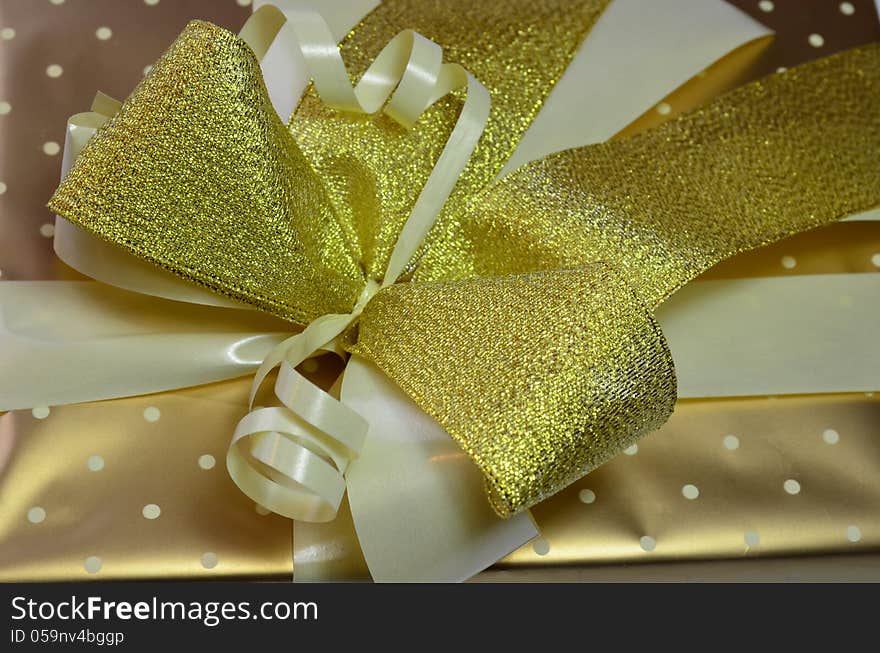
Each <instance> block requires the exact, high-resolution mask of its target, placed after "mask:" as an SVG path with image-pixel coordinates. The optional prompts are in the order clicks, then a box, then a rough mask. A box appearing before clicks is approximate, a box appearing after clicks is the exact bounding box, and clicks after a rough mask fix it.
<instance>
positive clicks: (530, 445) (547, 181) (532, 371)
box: [51, 0, 880, 515]
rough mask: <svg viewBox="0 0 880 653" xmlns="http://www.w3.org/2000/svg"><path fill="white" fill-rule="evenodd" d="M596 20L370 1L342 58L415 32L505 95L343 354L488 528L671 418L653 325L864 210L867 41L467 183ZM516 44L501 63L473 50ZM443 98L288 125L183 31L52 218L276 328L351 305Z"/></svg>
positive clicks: (95, 147)
mask: <svg viewBox="0 0 880 653" xmlns="http://www.w3.org/2000/svg"><path fill="white" fill-rule="evenodd" d="M490 4H492V3H490ZM601 4H602V3H593V2H587V1H584V2H577V3H571V2H561V1H560V2H551V1H549V0H546V1H544V2H538V3H533V2H529V3H525V2H523V3H521V5H522V6H520V3H517V7H516V10H515V11H513V10H511V8H510V7H507V8H506V9H505V16H515V17H516V20H517V23H516V25H517V27H516V28H514V27H513V26H512V25H513V24H512V23H509V22H505V20H503V19H502V18H501V17H500V16H496V15H495V13H494V12H493V10H492V9H486V5H483V4H480V5H473V8H469V7H468V6H467V5H466V3H444V4H443V6H442V7H440V6H439V5H438V6H437V7H432V8H431V11H427V10H426V11H424V12H423V11H422V9H421V8H424V7H425V5H423V4H420V3H412V4H410V3H406V2H401V3H397V2H388V3H385V4H383V8H382V9H381V10H379V11H377V12H374V13H373V14H371V16H370V17H369V18H368V19H367V20H366V21H365V23H364V24H363V25H362V26H361V27H360V28H359V29H357V30H355V32H354V33H353V35H352V37H351V38H350V40H349V41H348V44H347V46H346V51H351V52H353V53H354V59H355V60H356V61H358V62H359V64H360V65H362V64H363V62H364V61H366V60H367V59H368V58H369V56H370V53H371V52H372V48H373V47H379V46H381V43H383V42H384V41H382V40H381V39H379V36H380V35H384V34H386V33H388V35H389V36H390V35H391V34H393V32H394V31H396V28H397V27H398V26H400V27H403V26H406V27H415V28H416V29H419V30H421V31H424V32H425V33H426V35H427V36H429V37H431V38H433V39H434V40H435V41H437V42H438V43H440V44H442V45H443V46H444V48H447V49H448V50H449V51H450V52H452V53H454V54H458V55H459V57H460V60H461V62H462V63H464V64H465V65H466V66H467V67H469V68H471V69H472V70H473V71H474V72H475V73H476V74H477V75H478V76H480V77H481V79H483V81H484V82H485V83H487V86H489V88H490V89H491V90H494V91H495V94H497V95H498V96H499V97H498V98H495V97H494V95H493V99H494V100H495V101H496V105H495V106H496V109H495V112H494V113H493V116H492V119H491V120H490V127H489V129H488V130H487V132H486V134H485V136H484V138H483V141H482V142H481V145H480V146H479V147H478V151H477V154H476V156H475V158H474V160H473V162H472V165H471V167H470V168H469V169H468V171H466V173H465V174H464V175H463V177H462V180H461V181H460V182H459V187H458V189H457V191H456V194H455V195H454V196H453V198H452V199H451V200H450V202H449V203H448V204H447V207H446V209H445V212H444V214H443V215H442V216H441V219H440V223H439V225H438V227H437V228H436V229H435V231H434V232H433V235H432V236H431V237H429V239H428V241H427V242H428V249H427V250H426V254H425V256H424V257H423V260H422V262H421V264H420V267H419V268H418V269H417V271H416V274H415V280H416V282H415V283H414V284H412V285H407V286H401V287H397V288H391V289H386V290H383V291H382V292H380V293H379V294H378V295H376V297H375V299H374V300H373V302H372V303H371V304H370V305H368V307H367V310H366V311H365V312H364V314H363V317H362V320H361V324H360V329H361V333H362V335H363V338H364V340H362V341H361V342H359V343H358V344H356V345H354V346H355V347H356V348H360V351H362V352H363V353H366V354H367V355H368V356H369V357H371V358H372V359H373V360H374V361H375V362H376V363H377V364H378V365H379V367H380V368H382V369H383V371H385V372H386V374H388V375H389V377H390V378H392V379H393V380H394V381H395V382H397V383H398V384H399V385H400V386H401V387H403V388H405V389H406V390H407V391H408V393H409V394H410V395H411V396H412V397H413V398H414V399H415V400H416V402H417V403H418V404H419V405H420V406H421V407H422V408H423V409H424V410H425V411H426V412H428V413H430V414H432V415H434V416H435V417H436V418H437V419H438V421H440V423H441V424H442V425H443V426H444V427H445V428H447V429H448V430H449V431H450V432H451V433H452V434H453V436H454V437H456V439H457V440H458V441H459V442H460V443H461V444H462V446H463V448H464V449H465V450H466V451H468V453H469V454H470V455H471V456H472V457H473V459H474V460H475V461H476V462H477V464H478V465H479V466H480V467H481V469H482V470H483V472H484V474H485V475H486V477H487V482H488V484H489V488H490V495H491V497H492V500H493V504H494V506H495V508H496V510H498V511H499V513H500V514H502V515H507V514H510V513H513V512H515V511H517V510H520V509H522V508H524V507H528V506H531V505H534V504H535V503H536V502H538V501H540V500H541V499H543V498H544V497H546V496H549V495H550V494H553V493H554V492H557V491H559V490H560V489H562V488H563V487H564V486H565V485H567V484H568V483H570V482H572V481H573V480H575V479H577V478H579V477H580V476H582V475H583V474H585V473H586V472H588V471H589V470H590V469H592V468H593V467H594V466H595V465H596V464H599V463H601V462H602V461H604V460H607V459H608V458H609V457H611V456H612V455H614V454H615V453H617V452H619V451H620V450H621V449H623V448H624V447H626V446H627V445H628V444H629V443H631V442H633V441H634V439H635V438H637V437H638V436H639V435H641V434H643V433H644V432H645V431H647V430H650V429H652V428H656V427H657V426H658V425H659V424H660V423H662V421H663V420H664V419H665V418H666V416H667V415H668V413H669V410H670V408H671V405H672V403H673V401H674V383H673V381H672V373H671V367H670V363H669V358H668V353H667V352H666V349H665V344H664V342H663V340H662V337H661V336H660V335H659V333H658V331H657V330H656V327H655V326H654V323H653V320H652V318H651V316H650V314H649V312H648V308H649V307H652V306H654V305H656V304H657V303H658V302H660V301H661V300H662V299H663V298H664V297H666V296H667V295H668V294H669V293H671V292H673V291H674V290H675V289H676V288H678V287H679V286H680V285H682V284H683V283H685V282H686V281H687V280H689V279H691V278H693V277H694V276H696V275H697V274H699V273H700V272H702V271H703V270H705V269H706V268H708V267H709V266H711V265H712V264H714V263H715V262H717V261H719V260H721V259H723V258H725V257H727V256H729V255H731V254H733V253H736V252H738V251H741V250H744V249H748V248H752V247H757V246H759V245H762V244H765V243H768V242H771V241H774V240H777V239H779V238H782V237H784V236H787V235H790V234H792V233H794V232H797V231H801V230H804V229H807V228H810V227H813V226H817V225H819V224H823V223H826V222H830V221H832V220H835V219H837V218H839V217H841V216H843V215H846V214H848V213H852V212H854V211H856V210H859V209H863V208H868V207H870V206H873V205H875V204H877V203H878V202H880V183H878V176H877V175H878V173H877V170H878V169H880V168H878V165H877V163H878V161H877V154H876V153H877V152H878V151H880V148H878V146H880V121H878V116H880V111H878V101H877V97H878V95H877V92H876V91H877V88H878V74H880V48H878V47H877V46H867V47H865V48H862V49H860V50H856V51H852V52H850V53H847V54H845V55H838V56H835V57H833V58H831V59H828V60H824V61H821V62H819V63H816V64H811V65H808V66H805V67H803V68H800V69H795V70H792V71H790V72H788V73H786V74H784V75H780V76H778V77H776V78H773V79H768V80H764V81H759V82H756V83H754V84H752V85H750V86H748V87H746V88H744V89H742V90H740V91H737V92H735V93H733V94H731V95H729V96H727V97H725V98H722V99H721V100H719V101H716V102H714V103H712V104H710V105H708V106H707V107H706V108H704V109H701V110H699V111H697V112H695V113H692V114H688V115H685V116H683V117H681V118H679V119H678V120H675V121H673V122H671V123H668V124H667V125H665V126H662V127H660V128H657V129H655V130H651V131H648V132H645V133H643V134H639V135H637V136H634V137H630V138H626V139H622V140H620V141H618V142H615V143H611V144H603V145H598V146H593V147H590V148H582V149H578V150H571V151H568V152H565V153H562V154H559V155H556V156H553V157H549V158H547V159H545V160H543V161H540V162H537V163H535V164H531V165H528V166H526V167H524V168H523V169H521V170H519V171H517V172H515V173H513V174H512V175H509V176H508V177H507V178H505V179H504V180H502V181H501V182H499V183H496V184H493V185H489V186H488V187H486V184H487V183H489V182H490V181H491V179H492V178H493V176H494V175H495V173H496V172H497V169H498V168H500V165H501V164H502V163H503V161H504V159H505V157H506V156H507V155H508V154H509V152H510V150H511V148H512V147H513V146H514V145H515V143H516V140H517V138H518V136H519V134H520V133H521V132H522V129H524V128H525V126H526V125H527V124H528V121H529V120H530V119H531V117H532V115H533V114H534V112H535V110H536V109H537V107H538V106H539V104H540V101H541V98H542V97H543V94H544V93H546V91H547V90H548V89H549V88H550V87H551V86H552V83H553V81H554V79H555V77H556V75H557V73H559V72H561V71H562V70H563V69H564V67H565V64H566V63H567V61H568V59H569V58H570V56H571V53H572V51H573V48H574V47H575V46H576V45H577V43H578V42H579V40H580V38H581V36H582V35H583V32H584V31H585V30H586V29H587V28H588V27H589V25H590V24H591V22H592V21H593V20H594V19H595V16H596V15H597V12H598V11H600V10H601ZM478 6H479V7H480V10H479V11H478V10H477V9H476V7H478ZM447 8H448V10H447ZM477 15H479V16H481V17H482V18H481V19H480V20H481V22H477V23H474V20H476V18H475V16H477ZM510 20H512V19H510ZM429 21H430V22H429ZM474 24H477V25H479V26H480V27H481V29H479V30H476V29H475V28H474ZM465 27H466V28H467V29H465ZM520 32H522V33H520ZM550 33H552V35H553V36H552V40H551V39H550V37H549V36H548V34H550ZM511 39H512V42H513V44H514V45H516V44H517V43H518V44H519V46H520V47H519V48H516V47H514V48H512V49H511V50H510V51H507V50H504V52H503V53H502V54H503V56H495V55H493V54H492V53H491V52H489V51H490V50H492V48H493V47H495V46H496V45H497V44H507V43H510V42H511ZM518 39H519V40H518ZM551 41H552V43H553V44H554V47H552V48H550V47H549V44H550V43H551ZM366 44H369V45H366ZM557 45H558V46H559V47H556V46H557ZM514 51H517V52H519V54H515V53H514ZM358 53H360V54H358ZM356 68H357V66H356ZM508 78H509V79H511V80H513V81H512V82H510V83H506V82H505V83H503V84H502V83H501V82H500V81H499V80H507V79H508ZM454 104H455V102H454V101H450V103H449V104H448V105H441V106H438V107H437V108H436V113H435V114H432V115H429V116H428V117H427V119H426V120H425V122H424V123H420V125H419V126H417V127H416V129H415V130H413V131H412V132H408V133H405V134H398V135H396V136H394V137H390V136H388V134H391V133H392V131H393V130H394V129H399V128H397V127H394V126H392V125H390V124H388V123H384V122H382V119H378V120H377V121H376V122H374V123H368V122H367V121H365V120H364V119H363V118H352V117H350V116H342V115H338V114H335V113H330V112H328V111H326V110H323V109H321V108H319V107H315V105H314V100H313V99H309V98H307V99H306V100H305V101H304V102H303V104H302V106H301V107H300V110H299V111H298V112H297V115H296V116H295V118H294V119H293V121H292V126H291V131H290V132H288V131H287V130H285V129H284V128H283V126H282V125H281V123H280V121H278V120H277V118H275V117H274V113H273V110H272V109H271V107H270V106H269V104H268V102H267V100H266V95H265V89H264V88H263V85H262V81H261V79H260V77H259V72H258V69H257V66H256V62H255V59H254V57H253V55H252V53H250V52H249V51H248V50H247V48H246V46H244V45H243V43H242V42H241V41H240V40H238V39H236V38H235V37H233V36H232V35H231V34H229V33H228V32H225V31H224V30H221V29H219V28H216V27H213V26H210V25H206V24H203V23H194V24H192V25H191V26H190V27H188V28H187V30H186V31H185V32H184V34H183V35H182V37H181V39H180V40H179V41H178V43H177V44H175V46H173V47H172V49H171V50H170V51H169V53H168V54H167V55H166V57H165V58H164V59H163V60H162V62H160V64H159V65H157V66H156V69H155V71H154V72H153V74H152V75H151V76H149V77H148V78H147V80H146V81H145V82H144V84H143V85H142V86H140V87H139V88H138V90H137V91H136V92H135V94H134V96H133V98H132V99H130V100H129V101H128V102H126V105H125V106H124V107H123V109H122V111H121V112H120V114H119V115H118V116H117V117H116V118H115V119H114V120H113V121H111V122H110V124H109V125H108V126H107V127H106V128H105V129H104V130H102V132H101V133H100V134H99V135H98V136H97V137H96V139H95V140H94V142H93V143H92V144H91V145H90V146H89V147H88V148H87V150H86V151H85V152H84V154H83V156H82V157H81V159H80V160H79V161H78V163H77V165H76V166H75V168H74V170H73V171H72V172H71V174H70V176H69V177H68V180H67V181H66V182H65V183H64V184H63V185H62V186H61V188H60V189H59V191H58V193H57V194H56V196H55V197H54V198H53V200H52V202H51V207H52V208H53V210H55V211H57V212H58V213H60V214H62V215H63V216H64V217H66V218H68V219H70V220H72V221H73V222H75V223H77V224H79V225H80V226H83V227H85V228H86V229H88V230H90V231H92V232H94V233H97V234H98V235H100V236H102V237H103V238H106V239H108V240H110V241H112V242H115V243H117V244H119V245H121V246H123V247H126V248H127V249H129V250H130V251H133V252H134V253H136V254H138V255H140V256H142V257H144V258H147V259H149V260H152V261H154V262H157V263H159V264H161V265H163V266H165V267H167V268H168V269H171V270H172V271H174V272H176V273H177V274H180V275H182V276H184V277H186V278H189V279H191V280H193V281H195V282H198V283H201V284H204V285H207V286H208V287H210V288H212V289H214V290H217V291H219V292H223V293H226V294H229V295H232V296H234V297H236V298H239V299H243V300H245V301H248V302H250V303H252V304H253V305H255V306H257V307H259V308H262V309H264V310H268V311H271V312H274V313H276V314H278V315H281V316H283V317H287V318H288V319H291V320H294V321H297V322H301V323H302V322H306V321H308V320H309V319H311V318H313V317H315V316H316V315H319V314H323V313H329V312H346V311H347V310H348V309H349V308H350V307H351V305H352V304H353V302H354V297H355V296H356V295H357V293H358V292H359V290H360V288H361V287H362V285H363V283H364V278H365V274H366V275H368V276H373V274H374V271H375V270H376V269H381V268H382V267H383V265H384V258H385V257H386V255H387V251H388V250H389V249H390V247H391V246H392V245H393V242H394V238H395V235H396V225H397V224H399V221H402V219H403V218H404V217H405V213H406V210H404V209H405V208H408V207H409V204H411V200H412V198H413V197H414V193H415V192H416V191H417V190H418V188H419V187H420V182H421V181H422V180H423V177H424V176H426V174H427V171H428V170H429V168H430V162H431V161H433V157H434V156H436V152H437V151H438V148H439V147H441V146H442V143H443V139H445V136H446V130H444V126H446V127H448V124H447V123H448V121H449V119H450V118H452V117H454V115H455V106H454ZM817 107H821V110H818V109H817ZM493 121H494V122H493ZM318 125H319V126H320V128H319V127H318ZM291 132H292V133H293V134H294V135H295V137H296V141H299V144H301V146H302V151H303V152H306V153H307V154H308V156H309V157H311V159H312V161H314V164H312V163H310V161H309V159H307V158H306V156H304V155H303V154H302V153H301V152H300V150H299V148H298V147H297V142H296V141H295V140H294V138H291ZM441 135H442V139H441ZM416 143H417V144H418V145H417V146H416V145H414V144H416ZM386 150H387V152H386ZM388 152H394V153H393V154H390V153H388ZM313 165H314V166H315V167H314V168H313V167H312V166H313ZM316 170H317V172H316ZM379 179H381V183H380V182H379V181H378V180H379ZM325 180H326V185H324V183H325ZM364 234H370V236H369V237H365V236H364ZM600 261H601V262H604V263H605V265H602V266H598V267H592V268H589V267H585V265H586V264H590V263H595V262H600ZM575 269H576V270H577V271H569V272H565V271H564V270H575ZM362 270H363V271H362ZM554 270H559V271H558V272H554ZM536 272H543V274H537V275H535V274H532V275H530V276H517V277H514V278H510V279H489V277H496V276H497V275H503V274H517V275H521V274H524V273H536ZM474 278H484V279H483V280H481V281H470V282H463V283H461V284H450V281H452V280H455V279H464V280H469V279H474ZM468 309H470V310H468ZM540 416H543V417H540ZM539 417H540V418H539Z"/></svg>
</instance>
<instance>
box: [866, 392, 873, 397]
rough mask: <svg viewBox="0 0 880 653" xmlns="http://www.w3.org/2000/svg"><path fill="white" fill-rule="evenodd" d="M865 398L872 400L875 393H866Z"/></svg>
mask: <svg viewBox="0 0 880 653" xmlns="http://www.w3.org/2000/svg"><path fill="white" fill-rule="evenodd" d="M865 396H866V397H867V398H868V399H871V398H872V397H873V396H874V393H873V392H866V393H865Z"/></svg>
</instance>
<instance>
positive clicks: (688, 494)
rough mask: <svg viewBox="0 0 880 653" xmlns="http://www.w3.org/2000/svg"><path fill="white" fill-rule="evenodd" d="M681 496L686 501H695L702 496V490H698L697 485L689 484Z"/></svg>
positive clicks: (685, 486)
mask: <svg viewBox="0 0 880 653" xmlns="http://www.w3.org/2000/svg"><path fill="white" fill-rule="evenodd" d="M681 496H683V497H684V498H685V499H690V500H694V499H696V498H697V497H698V496H700V488H698V487H697V486H696V485H692V484H690V483H688V484H687V485H684V486H682V488H681Z"/></svg>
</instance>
